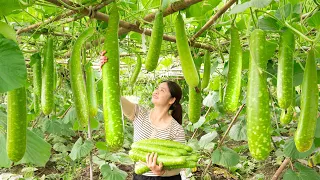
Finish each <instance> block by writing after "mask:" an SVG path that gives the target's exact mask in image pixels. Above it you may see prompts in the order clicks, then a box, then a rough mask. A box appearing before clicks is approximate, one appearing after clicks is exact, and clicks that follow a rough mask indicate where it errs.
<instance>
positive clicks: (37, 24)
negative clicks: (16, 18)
mask: <svg viewBox="0 0 320 180" xmlns="http://www.w3.org/2000/svg"><path fill="white" fill-rule="evenodd" d="M113 1H114V0H107V1H104V2H102V3H101V4H98V5H97V6H95V7H94V8H93V10H92V11H97V10H100V9H101V8H103V7H104V6H106V5H108V4H110V3H111V2H113ZM66 3H67V4H69V3H68V2H66ZM77 13H78V11H75V10H70V11H68V12H66V13H63V14H60V15H58V16H56V17H51V18H48V19H46V20H45V21H43V22H38V23H35V24H32V25H30V26H28V27H25V28H21V29H19V30H18V31H17V35H20V34H21V33H24V32H29V31H31V30H34V29H37V28H39V27H40V26H43V25H46V24H49V23H52V22H55V21H59V20H61V19H63V18H67V17H70V16H72V15H74V14H77ZM80 17H81V18H82V17H84V15H82V16H80ZM77 19H79V18H74V20H77Z"/></svg>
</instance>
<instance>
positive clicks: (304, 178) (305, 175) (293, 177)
mask: <svg viewBox="0 0 320 180" xmlns="http://www.w3.org/2000/svg"><path fill="white" fill-rule="evenodd" d="M294 167H295V168H296V169H297V172H294V171H293V170H292V169H288V170H287V171H286V172H285V174H284V175H283V180H318V179H320V175H319V174H318V173H317V172H316V171H315V170H313V169H311V168H309V167H306V166H303V165H301V164H300V163H298V162H296V163H294Z"/></svg>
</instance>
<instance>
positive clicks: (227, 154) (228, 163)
mask: <svg viewBox="0 0 320 180" xmlns="http://www.w3.org/2000/svg"><path fill="white" fill-rule="evenodd" d="M211 159H212V163H214V164H218V165H222V166H225V167H232V166H235V165H237V164H238V163H239V159H240V156H239V154H238V153H236V152H235V151H234V150H232V149H230V148H227V147H225V146H223V147H221V148H217V149H216V150H214V151H213V153H212V154H211Z"/></svg>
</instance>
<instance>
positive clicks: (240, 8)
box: [230, 0, 272, 14]
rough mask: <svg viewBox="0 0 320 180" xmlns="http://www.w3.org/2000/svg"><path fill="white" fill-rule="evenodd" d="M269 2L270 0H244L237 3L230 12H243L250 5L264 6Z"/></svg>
mask: <svg viewBox="0 0 320 180" xmlns="http://www.w3.org/2000/svg"><path fill="white" fill-rule="evenodd" d="M271 2H272V0H264V1H261V0H251V1H248V2H245V3H242V4H237V5H235V6H234V7H233V8H232V9H231V11H230V14H236V13H240V12H243V11H245V10H246V9H248V8H250V7H255V8H264V7H266V6H268V5H269V4H270V3H271Z"/></svg>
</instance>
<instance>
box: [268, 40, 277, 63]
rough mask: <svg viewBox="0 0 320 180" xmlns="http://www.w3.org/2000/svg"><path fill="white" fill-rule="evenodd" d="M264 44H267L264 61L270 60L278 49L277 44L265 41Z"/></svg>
mask: <svg viewBox="0 0 320 180" xmlns="http://www.w3.org/2000/svg"><path fill="white" fill-rule="evenodd" d="M266 43H267V44H266V47H268V48H267V50H266V59H271V58H272V57H273V56H274V55H275V53H274V52H275V51H276V49H277V47H278V43H277V42H275V41H268V40H267V41H266Z"/></svg>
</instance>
